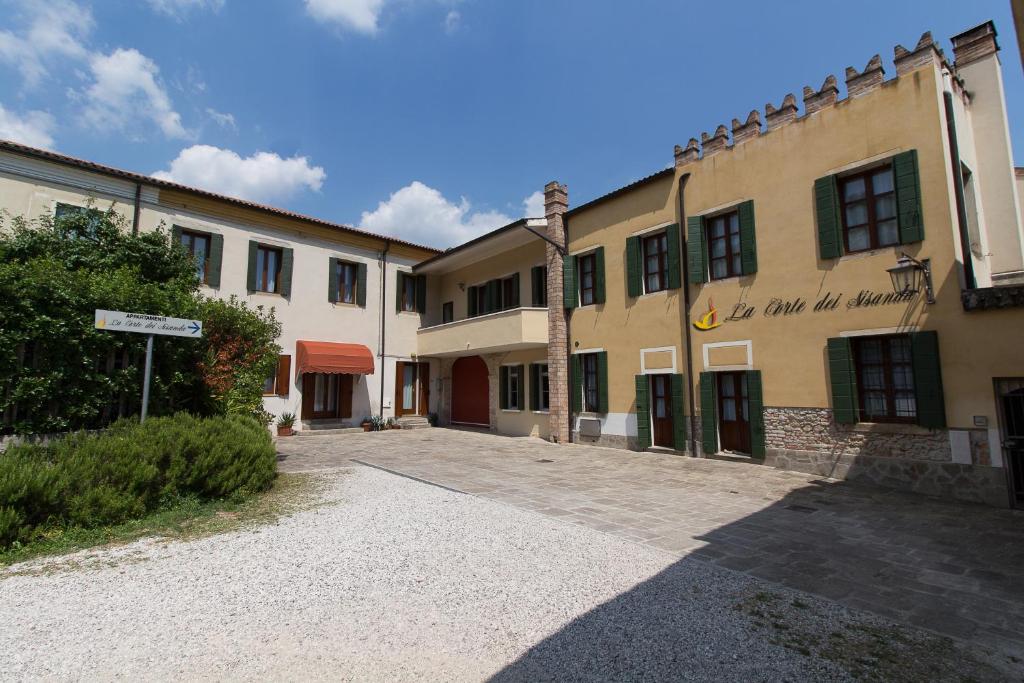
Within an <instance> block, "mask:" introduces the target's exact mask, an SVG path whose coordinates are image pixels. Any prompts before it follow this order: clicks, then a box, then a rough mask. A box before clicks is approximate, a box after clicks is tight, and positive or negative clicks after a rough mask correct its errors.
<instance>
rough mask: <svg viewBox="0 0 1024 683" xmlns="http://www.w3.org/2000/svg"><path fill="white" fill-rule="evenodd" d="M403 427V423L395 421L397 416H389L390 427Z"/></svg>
mask: <svg viewBox="0 0 1024 683" xmlns="http://www.w3.org/2000/svg"><path fill="white" fill-rule="evenodd" d="M401 428H402V425H400V424H398V422H396V421H395V418H393V417H389V418H388V429H401Z"/></svg>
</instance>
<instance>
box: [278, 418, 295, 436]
mask: <svg viewBox="0 0 1024 683" xmlns="http://www.w3.org/2000/svg"><path fill="white" fill-rule="evenodd" d="M294 424H295V413H281V417H279V418H277V435H278V436H291V435H292V434H294V433H295V430H293V429H292V426H293V425H294Z"/></svg>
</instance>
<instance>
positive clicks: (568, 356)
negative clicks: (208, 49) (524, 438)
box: [562, 213, 576, 443]
mask: <svg viewBox="0 0 1024 683" xmlns="http://www.w3.org/2000/svg"><path fill="white" fill-rule="evenodd" d="M562 243H563V244H564V245H565V249H564V251H565V253H564V254H563V257H564V256H565V255H566V254H568V253H569V217H568V216H566V215H565V214H564V213H563V214H562ZM563 272H564V271H563ZM562 291H563V292H564V291H565V283H564V282H563V283H562ZM574 310H576V309H573V308H566V307H565V302H564V301H563V302H562V313H563V314H564V315H565V379H566V381H567V382H568V384H569V386H568V387H567V388H568V391H566V392H565V395H566V396H568V397H569V409H568V410H566V411H565V412H566V415H567V420H568V422H569V443H573V438H572V423H573V416H572V386H573V385H572V313H573V311H574Z"/></svg>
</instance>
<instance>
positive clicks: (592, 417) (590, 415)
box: [579, 412, 606, 420]
mask: <svg viewBox="0 0 1024 683" xmlns="http://www.w3.org/2000/svg"><path fill="white" fill-rule="evenodd" d="M605 414H606V413H590V412H582V413H579V417H581V418H583V419H584V420H600V419H601V416H602V415H605Z"/></svg>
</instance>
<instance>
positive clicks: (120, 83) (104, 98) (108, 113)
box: [82, 48, 189, 138]
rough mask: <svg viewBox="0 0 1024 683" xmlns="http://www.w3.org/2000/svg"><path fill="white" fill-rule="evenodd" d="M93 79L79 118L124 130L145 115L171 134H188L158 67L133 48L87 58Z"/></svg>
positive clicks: (106, 129)
mask: <svg viewBox="0 0 1024 683" xmlns="http://www.w3.org/2000/svg"><path fill="white" fill-rule="evenodd" d="M89 68H90V70H91V71H92V76H93V79H94V82H93V83H92V85H90V86H89V87H88V89H87V90H86V91H85V109H84V110H83V112H82V120H83V121H84V122H85V123H86V124H87V125H89V126H91V127H93V128H95V129H97V130H99V131H103V132H110V131H115V130H127V129H129V128H130V127H131V126H132V125H133V124H134V122H135V119H136V118H145V119H149V120H150V121H151V122H152V123H153V124H156V126H157V127H158V128H159V129H160V130H161V131H162V132H163V134H164V135H166V136H167V137H171V138H188V137H189V133H188V132H187V131H186V130H185V128H184V126H182V124H181V115H180V114H178V112H176V111H174V107H173V105H172V104H171V98H170V97H169V96H168V95H167V90H166V89H165V88H164V86H163V84H162V83H161V82H160V78H159V77H160V68H159V67H158V66H157V65H156V63H155V62H153V60H151V59H149V58H148V57H146V56H145V55H143V54H142V53H141V52H139V51H138V50H135V49H128V50H126V49H123V48H118V49H116V50H114V51H113V52H111V53H110V54H109V55H103V54H94V55H92V56H91V57H90V58H89Z"/></svg>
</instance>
